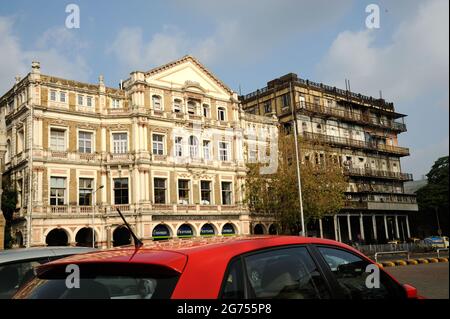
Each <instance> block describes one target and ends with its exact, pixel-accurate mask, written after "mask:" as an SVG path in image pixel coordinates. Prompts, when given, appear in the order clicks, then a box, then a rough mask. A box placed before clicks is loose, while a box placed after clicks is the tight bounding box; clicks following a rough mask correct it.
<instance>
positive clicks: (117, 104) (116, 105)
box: [111, 99, 120, 109]
mask: <svg viewBox="0 0 450 319" xmlns="http://www.w3.org/2000/svg"><path fill="white" fill-rule="evenodd" d="M111 104H112V108H113V109H118V108H120V101H119V100H118V99H112V100H111Z"/></svg>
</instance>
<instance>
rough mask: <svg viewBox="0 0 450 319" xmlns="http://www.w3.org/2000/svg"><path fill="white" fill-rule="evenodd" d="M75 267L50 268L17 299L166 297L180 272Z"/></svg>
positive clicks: (150, 269)
mask: <svg viewBox="0 0 450 319" xmlns="http://www.w3.org/2000/svg"><path fill="white" fill-rule="evenodd" d="M70 266H72V268H70V269H71V270H72V269H74V268H73V267H74V266H75V267H78V268H77V271H75V272H73V271H67V272H66V271H64V272H62V271H61V270H62V268H61V267H59V269H58V268H55V269H51V270H50V271H47V272H45V273H44V274H42V275H39V276H38V278H35V279H34V280H33V281H31V282H30V283H29V284H28V285H26V286H25V287H23V288H22V289H21V290H20V291H19V292H18V293H17V294H16V295H15V296H14V298H18V299H166V298H170V296H171V295H172V292H173V289H174V288H175V285H176V282H177V281H178V277H179V275H178V274H177V273H175V272H171V271H170V270H168V269H161V267H156V268H155V267H151V266H149V267H148V269H145V270H143V268H142V267H140V268H139V267H135V266H128V267H124V266H119V267H117V269H114V267H112V265H109V266H108V265H106V266H103V269H100V267H92V265H87V266H86V265H84V266H77V265H70Z"/></svg>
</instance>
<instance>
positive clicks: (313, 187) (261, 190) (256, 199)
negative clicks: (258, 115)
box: [245, 134, 347, 234]
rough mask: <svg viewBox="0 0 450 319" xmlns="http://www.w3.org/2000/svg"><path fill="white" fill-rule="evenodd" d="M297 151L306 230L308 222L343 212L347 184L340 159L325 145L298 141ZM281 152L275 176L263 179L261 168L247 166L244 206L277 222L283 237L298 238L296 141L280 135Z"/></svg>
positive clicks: (299, 224) (299, 220)
mask: <svg viewBox="0 0 450 319" xmlns="http://www.w3.org/2000/svg"><path fill="white" fill-rule="evenodd" d="M298 148H299V154H300V158H301V159H302V162H301V165H300V172H301V174H300V175H301V184H302V187H301V190H302V204H303V211H304V217H305V227H306V224H307V223H308V221H311V220H316V219H320V218H322V217H323V216H325V215H333V214H336V213H337V212H338V211H339V210H340V209H342V208H343V206H344V201H345V196H344V192H345V190H346V187H347V181H346V179H345V177H344V175H343V171H342V168H341V167H340V165H339V163H338V160H337V158H336V157H333V156H331V153H330V150H329V149H327V148H326V147H325V146H324V145H318V144H310V143H306V142H304V141H299V143H298ZM278 150H279V152H278V169H277V171H276V173H274V174H272V175H261V174H260V173H259V168H260V165H256V164H252V165H248V174H247V177H246V183H245V187H246V190H245V194H246V197H245V198H246V200H245V202H246V204H247V205H248V207H249V210H250V212H251V213H254V214H258V215H266V216H271V217H273V218H275V220H276V221H277V223H278V224H279V226H281V229H280V230H281V232H282V233H293V234H298V233H299V231H300V230H301V218H300V201H299V192H298V178H297V161H296V154H295V140H294V137H293V136H292V135H282V134H280V137H279V142H278ZM305 154H309V156H307V155H305ZM311 154H316V155H317V157H315V155H314V156H311ZM319 154H322V155H321V156H320V155H319ZM311 157H313V158H311ZM316 159H317V161H316Z"/></svg>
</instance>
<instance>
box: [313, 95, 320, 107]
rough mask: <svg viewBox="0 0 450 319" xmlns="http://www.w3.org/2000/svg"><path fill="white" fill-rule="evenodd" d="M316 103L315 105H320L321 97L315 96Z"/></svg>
mask: <svg viewBox="0 0 450 319" xmlns="http://www.w3.org/2000/svg"><path fill="white" fill-rule="evenodd" d="M314 104H315V105H320V98H319V97H317V96H315V97H314Z"/></svg>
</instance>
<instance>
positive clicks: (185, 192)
mask: <svg viewBox="0 0 450 319" xmlns="http://www.w3.org/2000/svg"><path fill="white" fill-rule="evenodd" d="M178 203H179V204H183V205H186V204H189V180H187V179H179V180H178Z"/></svg>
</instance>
